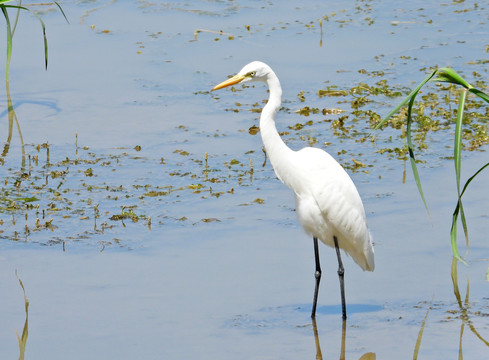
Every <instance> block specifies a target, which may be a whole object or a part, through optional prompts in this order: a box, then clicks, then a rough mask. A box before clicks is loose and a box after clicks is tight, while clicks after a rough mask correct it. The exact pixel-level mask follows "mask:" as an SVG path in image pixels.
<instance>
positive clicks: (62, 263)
mask: <svg viewBox="0 0 489 360" xmlns="http://www.w3.org/2000/svg"><path fill="white" fill-rule="evenodd" d="M61 5H62V6H63V8H64V10H65V12H66V14H67V16H68V18H69V20H70V24H69V25H67V24H66V23H65V22H64V19H63V18H62V16H61V15H60V14H59V13H56V12H48V13H46V14H43V15H42V16H43V20H44V21H45V23H46V27H47V36H48V41H49V69H48V71H47V72H45V71H44V70H43V69H42V64H43V50H42V39H41V36H40V26H39V24H38V23H37V20H36V19H34V18H32V17H29V15H27V14H23V16H22V17H21V22H20V23H19V27H18V30H17V33H16V34H15V38H14V53H13V57H12V64H11V74H10V92H11V94H10V95H11V98H12V101H13V104H14V106H15V111H16V114H17V117H18V119H19V125H20V128H21V131H22V136H23V139H24V142H25V153H26V157H25V159H26V164H25V166H24V167H23V166H22V151H21V150H22V147H21V144H20V140H19V136H18V132H17V129H16V127H15V126H14V130H13V138H12V143H11V146H10V149H9V152H8V154H7V155H6V156H4V157H3V161H4V164H3V165H2V166H0V175H1V176H2V178H3V179H4V180H3V183H2V186H3V188H2V202H1V209H2V211H1V212H0V219H1V220H2V221H3V223H2V224H1V225H0V240H1V241H0V248H1V250H2V251H1V253H0V273H1V274H2V276H0V287H1V289H2V299H3V301H2V304H3V311H2V321H1V325H0V349H2V350H1V351H0V353H1V354H2V358H16V357H18V356H19V348H18V344H17V341H16V335H15V331H17V332H18V333H19V335H20V334H21V333H22V328H23V326H24V322H25V304H24V301H23V294H22V289H21V287H20V285H19V282H18V280H17V278H16V277H15V271H17V273H18V275H19V277H20V279H21V280H22V282H23V284H24V287H25V290H26V296H27V298H28V300H29V304H30V305H29V317H28V327H29V333H28V338H27V344H26V358H40V359H43V358H49V359H58V358H59V359H66V358H70V359H77V358H80V359H82V358H83V359H85V358H101V359H102V358H119V359H132V358H149V359H160V358H163V359H188V358H191V357H193V358H199V359H207V358H209V359H211V358H212V359H216V358H224V357H226V358H234V359H250V358H253V359H289V358H290V359H293V358H294V359H296V358H314V357H315V356H316V351H317V348H316V340H317V341H318V342H319V343H320V346H321V350H322V354H323V357H324V358H336V357H340V354H341V347H342V345H344V347H345V352H346V358H352V359H359V358H360V357H362V356H363V355H364V354H367V353H375V354H376V356H377V358H379V359H384V358H399V357H402V358H406V357H407V358H410V357H411V356H412V354H413V353H414V351H415V347H416V340H417V338H418V334H419V331H420V329H421V327H422V323H423V319H424V318H425V316H426V314H427V311H428V310H429V309H430V308H431V310H429V312H428V316H427V318H426V325H425V327H424V331H423V337H422V341H421V345H420V348H419V355H418V358H419V359H440V358H443V359H446V358H454V357H456V356H457V354H458V353H459V350H460V347H461V351H462V353H463V355H464V358H465V359H480V358H485V357H487V353H488V348H487V345H486V341H487V339H488V338H489V334H488V325H487V313H488V303H487V281H486V280H485V274H486V272H487V267H488V266H487V258H488V254H487V248H486V244H485V236H484V235H485V234H486V233H487V231H488V225H487V207H486V206H485V204H487V201H488V200H489V199H488V195H487V191H486V189H485V188H486V187H485V186H484V185H485V183H487V181H488V179H487V175H485V174H482V175H481V176H480V177H479V178H477V180H476V181H474V183H473V184H472V185H471V187H470V188H469V190H468V191H467V193H466V195H465V201H464V207H465V210H466V215H467V220H468V224H469V232H470V251H469V253H468V255H467V256H466V258H467V261H468V262H469V264H470V265H469V266H464V265H462V264H459V266H458V284H459V287H460V293H461V300H462V301H464V300H465V294H466V287H467V282H468V283H469V285H470V296H469V298H468V305H467V306H466V308H467V309H468V310H467V311H468V312H464V311H465V310H460V307H459V305H458V302H457V298H456V296H455V295H454V287H453V283H452V280H451V271H450V270H451V262H452V257H451V249H450V244H449V229H450V224H451V214H452V212H453V209H454V207H455V204H456V196H455V193H456V190H455V189H456V187H455V180H454V174H453V173H454V172H453V164H452V163H451V162H450V161H449V160H446V159H445V157H447V156H450V152H451V150H450V147H451V143H452V136H451V133H453V129H450V128H449V129H447V130H444V131H440V132H431V133H429V134H428V139H434V142H433V143H431V144H430V147H429V148H428V149H427V150H426V151H424V152H420V154H419V158H420V159H422V160H424V161H426V163H425V164H421V165H420V172H421V179H422V181H423V186H424V191H425V193H426V195H427V201H428V205H429V208H430V212H431V214H432V222H430V220H429V218H428V216H427V215H426V211H425V210H424V207H423V205H422V202H421V200H420V198H419V195H418V193H417V190H416V186H415V184H414V181H413V179H412V176H411V174H410V169H409V164H407V163H405V162H403V161H402V160H398V159H390V158H389V157H388V156H386V155H380V154H379V153H378V152H376V150H378V149H379V148H384V147H386V146H387V147H391V146H402V142H403V140H402V139H399V131H395V130H391V129H387V130H385V131H384V132H381V133H379V134H378V137H379V141H378V142H377V143H376V144H375V145H372V144H371V143H370V142H369V141H367V142H365V143H360V142H358V141H356V140H358V136H357V135H355V134H356V133H359V134H360V135H361V134H365V133H368V132H369V131H370V129H369V126H368V124H366V123H365V121H358V122H357V123H356V122H354V119H355V117H354V116H351V114H350V113H351V111H352V108H351V106H350V101H351V100H352V97H351V96H349V97H346V101H347V102H343V103H342V102H341V101H342V100H345V99H344V98H335V97H322V98H320V97H318V96H317V95H316V93H317V91H318V90H319V89H324V88H326V87H327V86H329V85H335V86H338V87H339V88H340V89H349V88H351V87H353V86H356V85H358V84H359V83H360V82H366V83H369V84H372V83H373V82H375V81H378V80H381V79H386V80H387V81H388V84H389V85H390V86H391V87H398V88H402V87H411V88H412V87H413V86H414V85H415V84H417V83H419V82H420V81H421V80H422V79H423V78H424V77H425V76H426V75H427V73H429V69H426V68H429V67H434V66H451V67H454V68H455V69H456V70H457V71H459V72H460V73H461V74H463V76H465V77H466V78H467V79H468V80H469V81H475V80H474V77H473V76H474V75H473V72H477V73H479V74H482V78H484V77H486V67H485V65H484V64H483V63H477V61H478V60H481V59H485V58H487V52H486V50H485V45H486V40H487V39H486V35H485V34H486V33H487V31H486V30H487V24H486V22H487V15H486V14H487V12H486V11H485V9H483V7H484V6H485V5H481V4H478V5H476V3H474V2H467V1H465V2H461V3H429V4H427V3H426V2H417V1H415V2H410V3H409V4H403V8H401V9H399V8H398V7H397V6H394V5H391V4H390V3H389V2H375V3H373V2H368V1H355V2H353V1H351V2H346V3H345V2H336V3H328V4H327V5H323V4H319V3H316V2H312V1H306V2H302V3H301V4H300V5H298V4H297V3H295V2H280V3H278V2H266V3H263V2H256V1H250V0H249V1H243V2H213V1H208V2H199V1H187V2H184V3H177V2H175V3H146V2H134V3H131V2H108V3H101V2H100V3H99V2H66V3H62V4H61ZM92 10H94V11H92ZM464 10H467V11H464ZM333 13H335V14H334V15H333ZM324 16H327V19H326V18H324ZM320 18H323V20H322V36H321V28H320V25H319V21H318V20H319V19H320ZM372 21H373V22H372ZM197 29H201V30H210V31H217V32H219V31H220V30H222V31H223V32H224V33H226V34H224V35H220V34H219V33H214V32H209V31H201V32H198V33H197V35H196V37H195V30H197ZM33 34H35V35H39V36H34V35H33ZM228 34H229V35H228ZM230 37H231V38H230ZM321 40H322V43H321ZM255 59H260V60H263V61H266V62H267V63H269V64H270V65H271V66H272V67H273V68H274V69H275V70H276V72H277V74H278V76H279V77H280V79H281V82H282V86H283V87H284V94H283V97H284V109H283V110H282V111H281V112H280V113H279V118H278V127H279V129H280V130H281V131H282V130H287V131H288V134H285V135H284V138H285V139H286V141H287V143H288V145H289V146H291V147H293V148H295V149H298V148H300V147H303V146H307V145H308V144H309V142H310V141H311V139H316V140H317V143H316V144H315V146H318V147H325V146H324V144H323V143H324V142H330V143H331V144H330V145H329V146H327V150H328V151H330V152H331V153H332V154H333V155H335V156H336V157H337V158H338V159H339V161H340V162H342V163H343V164H345V165H346V166H347V167H348V166H349V172H350V173H351V175H352V178H353V179H354V181H355V183H356V184H357V187H358V189H359V191H360V194H361V195H362V198H363V200H364V203H365V208H366V211H367V217H368V221H369V226H370V229H371V232H372V234H373V237H374V241H375V251H376V270H375V272H374V273H364V272H362V271H361V270H360V269H359V268H358V267H357V266H356V265H355V264H354V263H353V262H352V261H351V259H349V258H347V257H346V258H345V259H344V262H345V271H346V296H347V305H348V312H349V319H348V322H347V326H346V334H345V339H344V344H342V324H341V318H340V307H339V304H340V296H339V286H338V280H337V276H336V266H337V265H336V258H335V254H334V251H332V250H331V249H329V248H326V247H324V246H323V247H321V248H320V252H321V260H322V264H323V274H324V278H323V280H322V284H321V291H320V295H319V308H318V315H317V330H318V337H317V339H315V337H314V331H313V326H312V324H311V320H310V318H309V312H310V307H311V300H312V292H313V286H314V278H313V269H314V267H313V262H314V260H313V249H312V239H309V238H308V237H307V236H306V235H304V234H303V232H302V230H301V229H300V227H299V225H298V224H297V222H296V219H295V212H294V199H293V195H292V194H291V193H290V191H289V190H288V189H287V188H285V187H284V186H283V185H282V184H280V182H279V181H278V180H277V179H276V178H275V175H274V173H273V170H272V169H271V166H270V165H269V164H268V163H267V164H266V165H265V166H264V167H262V164H263V162H264V156H263V153H262V151H261V148H262V145H261V139H260V137H259V136H250V135H249V134H248V129H249V128H250V127H251V126H252V125H257V124H258V122H257V119H258V116H259V114H257V113H255V112H251V111H250V109H252V108H256V107H259V106H262V105H261V104H262V100H263V99H264V98H265V96H266V94H265V89H264V88H262V87H261V86H256V87H255V88H254V89H246V90H244V91H238V92H236V93H233V92H230V91H221V92H219V93H212V94H210V93H209V92H208V91H209V89H210V88H212V86H214V85H215V84H217V83H218V82H220V81H222V80H224V79H225V78H226V76H227V75H230V74H233V73H235V72H237V71H238V70H239V69H240V68H241V67H242V66H243V65H245V64H246V63H247V62H249V61H251V60H255ZM0 60H1V59H0ZM470 62H475V63H474V64H472V63H470ZM0 68H2V67H0ZM361 69H365V70H366V73H362V72H359V70H361ZM375 71H383V75H381V76H372V74H373V72H375ZM431 89H432V90H433V89H436V87H435V86H432V87H431ZM3 91H5V90H3ZM300 91H303V92H304V93H303V94H304V96H305V101H304V102H301V101H300V100H299V97H298V96H297V94H298V93H299V92H300ZM435 91H436V90H435ZM5 97H6V94H5V92H3V93H2V97H1V98H5ZM371 98H373V99H374V101H373V102H371V103H368V104H367V105H366V107H364V109H371V110H373V111H376V112H379V113H380V114H382V115H385V114H387V113H388V111H389V109H391V108H392V107H393V106H395V105H396V104H397V103H398V102H399V101H400V100H401V98H400V97H398V98H386V97H373V96H371ZM236 103H239V105H238V104H236ZM256 103H258V105H257V106H254V104H256ZM5 104H6V103H5ZM4 106H5V108H4V109H6V105H4ZM304 106H309V107H311V108H313V107H317V108H319V109H322V108H341V109H342V110H344V113H343V114H346V115H349V117H348V119H347V121H346V125H345V126H353V127H352V128H351V129H350V133H349V134H342V133H341V131H340V133H339V134H338V135H337V136H335V135H333V129H332V121H334V120H336V119H337V118H338V117H339V115H332V116H323V115H321V114H319V115H311V116H309V117H304V116H300V115H298V114H296V113H295V111H296V110H299V109H301V108H303V107H304ZM229 110H231V111H229ZM233 110H237V112H235V111H233ZM2 119H3V121H2V124H3V125H1V126H2V127H1V128H2V130H1V134H0V136H1V137H2V139H6V138H7V133H8V119H7V116H6V112H3V113H2ZM308 120H313V123H312V125H308V126H304V128H302V129H300V130H291V129H289V128H288V126H293V125H294V124H296V123H298V122H300V123H305V122H306V121H308ZM325 120H327V121H325ZM481 124H482V126H487V123H485V122H484V121H482V122H481ZM389 136H393V139H392V140H389ZM396 142H398V143H399V144H398V145H395V144H396ZM42 144H45V145H44V146H42ZM38 145H41V146H39V147H38ZM482 149H483V150H484V149H485V147H482ZM206 153H207V160H206V157H205V154H206ZM465 154H466V156H465V158H464V162H463V177H464V179H466V178H467V177H468V176H470V175H471V174H473V173H474V172H475V171H476V170H477V169H478V168H479V167H480V166H481V165H482V164H484V163H485V162H487V156H486V154H485V152H483V151H476V152H466V153H465ZM29 156H30V160H29ZM352 158H354V159H356V160H360V161H362V162H364V163H366V164H367V165H368V167H367V168H360V169H357V171H352V167H351V166H350V165H351V164H352V160H351V159H352ZM250 160H251V164H250ZM406 167H407V169H406ZM405 169H406V171H407V179H406V183H405V184H403V183H402V178H403V172H404V170H405ZM365 170H368V172H365ZM29 172H30V174H29ZM22 173H26V174H29V176H24V177H22ZM5 181H6V183H5ZM17 181H20V182H19V183H18V186H15V184H16V182H17ZM28 197H35V198H36V200H34V201H32V202H26V200H25V199H26V198H28ZM12 200H13V201H15V202H16V205H15V206H13V205H12V203H11V202H12ZM26 204H27V205H31V204H32V205H33V206H32V207H27V208H26ZM37 205H39V207H38V208H37V207H36V206H37ZM43 211H44V212H43ZM123 214H125V215H126V217H125V218H124V219H121V217H118V216H120V215H123ZM26 216H27V217H26ZM36 219H39V222H38V223H36ZM51 219H52V220H51ZM50 221H51V222H50ZM459 247H460V250H461V252H462V253H464V244H463V240H462V234H460V241H459ZM467 319H468V320H469V321H470V322H467ZM471 326H472V327H471ZM461 332H463V335H462V342H461V344H462V345H460V334H461ZM481 338H482V339H481ZM365 356H367V355H365Z"/></svg>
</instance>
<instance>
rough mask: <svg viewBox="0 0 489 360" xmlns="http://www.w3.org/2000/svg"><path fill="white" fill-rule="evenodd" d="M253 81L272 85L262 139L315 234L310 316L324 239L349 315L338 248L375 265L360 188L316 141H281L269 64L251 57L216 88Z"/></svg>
mask: <svg viewBox="0 0 489 360" xmlns="http://www.w3.org/2000/svg"><path fill="white" fill-rule="evenodd" d="M250 81H263V82H265V83H266V84H267V85H268V88H269V90H270V96H269V99H268V102H267V104H266V105H265V107H264V108H263V110H262V112H261V116H260V133H261V137H262V141H263V145H264V146H265V151H266V153H267V155H268V157H269V159H270V162H271V164H272V166H273V169H274V170H275V174H276V175H277V177H278V178H279V179H280V180H281V181H282V182H283V183H284V184H285V185H287V186H288V187H289V188H291V189H292V190H293V191H294V194H295V200H296V209H297V216H298V219H299V222H300V224H301V225H302V227H303V228H304V230H305V231H306V232H307V233H308V234H309V235H311V236H312V237H313V241H314V257H315V262H316V271H315V279H316V286H315V291H314V300H313V305H312V313H311V317H312V318H315V316H316V306H317V298H318V291H319V282H320V280H321V266H320V263H319V249H318V239H320V240H321V241H322V242H323V243H324V244H326V245H328V246H331V247H335V249H336V255H337V257H338V276H339V280H340V290H341V305H342V315H343V319H346V304H345V288H344V269H343V263H342V261H341V256H340V250H339V249H343V250H344V251H345V252H346V253H347V254H349V255H350V256H351V257H352V258H353V260H354V261H355V262H356V263H357V264H358V265H359V266H360V267H361V268H362V269H363V270H364V271H365V270H368V271H373V270H374V267H375V264H374V249H373V246H372V240H371V236H370V232H369V230H368V228H367V222H366V217H365V210H364V208H363V203H362V200H361V198H360V195H359V194H358V190H357V188H356V187H355V185H354V184H353V181H352V180H351V178H350V177H349V176H348V174H347V173H346V171H345V170H344V169H343V167H342V166H341V165H340V164H339V163H338V162H337V161H336V160H335V159H334V158H333V157H332V156H331V155H329V154H328V153H327V152H325V151H323V150H321V149H318V148H313V147H306V148H303V149H301V150H299V151H294V150H292V149H290V148H289V147H288V146H287V145H286V144H285V143H284V142H283V140H282V139H281V137H280V135H279V133H278V132H277V128H276V127H275V115H276V114H277V112H278V110H279V109H280V104H281V101H282V99H281V98H282V88H281V86H280V81H279V79H278V77H277V76H276V75H275V73H274V72H273V70H272V69H271V68H270V67H269V66H268V65H267V64H264V63H263V62H260V61H254V62H251V63H249V64H248V65H246V66H245V67H243V68H242V69H241V71H240V72H239V73H238V74H237V75H235V76H233V77H231V78H230V79H228V80H226V81H223V82H222V83H220V84H219V85H216V86H215V87H214V88H213V89H212V90H213V91H214V90H218V89H222V88H224V87H227V86H231V85H236V84H240V83H241V84H242V83H246V82H250Z"/></svg>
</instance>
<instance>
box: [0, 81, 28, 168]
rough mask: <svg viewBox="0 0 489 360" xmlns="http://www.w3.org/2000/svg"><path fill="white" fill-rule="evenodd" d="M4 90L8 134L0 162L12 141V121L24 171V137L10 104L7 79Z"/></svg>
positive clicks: (2, 160) (10, 98)
mask: <svg viewBox="0 0 489 360" xmlns="http://www.w3.org/2000/svg"><path fill="white" fill-rule="evenodd" d="M5 90H6V92H7V116H8V134H7V140H5V146H4V147H3V151H2V155H1V157H0V162H1V163H2V164H3V163H4V161H5V160H4V159H5V157H6V156H7V154H8V151H9V149H10V142H11V141H12V135H13V129H14V123H15V125H16V127H17V132H18V133H19V139H20V145H21V149H22V166H21V172H22V173H23V172H24V169H25V146H24V138H23V137H22V131H21V130H20V124H19V119H18V118H17V114H16V113H15V110H14V107H13V105H12V97H11V96H10V84H9V81H8V80H6V81H5Z"/></svg>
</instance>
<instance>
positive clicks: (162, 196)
mask: <svg viewBox="0 0 489 360" xmlns="http://www.w3.org/2000/svg"><path fill="white" fill-rule="evenodd" d="M77 142H78V139H77ZM141 151H142V150H141V147H140V146H135V147H127V148H120V149H114V150H113V151H112V152H111V153H109V154H105V153H97V152H94V151H93V150H91V149H90V148H89V147H87V146H84V147H79V146H78V144H77V145H76V152H75V153H74V154H73V153H72V154H71V155H70V156H66V155H67V154H66V152H64V150H63V149H58V148H56V147H54V148H53V146H51V145H49V144H47V143H44V144H39V145H36V146H32V145H28V146H27V159H28V161H27V165H26V167H25V168H21V169H20V170H19V169H15V168H12V169H7V170H8V171H7V175H6V176H5V177H4V178H3V179H2V182H1V183H0V237H1V238H3V239H9V240H12V241H24V242H29V241H34V242H38V243H41V244H44V245H50V246H54V245H62V246H63V249H65V248H66V244H67V243H68V244H70V243H74V242H78V241H84V242H86V243H92V244H94V245H96V244H99V242H98V241H96V239H97V238H98V237H103V238H104V239H106V238H107V237H108V236H111V235H112V236H114V239H117V241H115V240H113V241H107V240H104V242H103V246H104V248H106V247H108V246H110V245H118V246H122V247H125V246H129V247H131V246H133V245H134V244H135V242H134V241H129V242H128V241H126V240H121V239H119V238H116V237H115V236H116V235H117V233H118V229H120V228H121V227H122V228H125V227H126V226H136V227H139V228H141V227H142V229H144V230H145V231H150V230H151V225H152V223H153V221H152V220H151V219H152V218H153V219H163V220H164V221H165V223H166V224H168V223H172V224H173V225H175V226H176V225H177V224H178V223H181V222H182V221H184V220H186V219H189V218H190V219H191V218H192V215H191V214H189V211H188V210H185V209H189V208H188V207H187V206H186V204H191V203H192V202H194V201H195V200H196V199H199V200H205V199H208V200H211V199H217V198H220V197H222V196H225V195H232V194H234V188H235V187H240V186H243V187H245V186H249V185H250V184H252V182H253V174H255V175H256V173H257V170H256V169H254V168H253V162H252V160H251V158H250V157H249V156H250V155H252V154H253V153H252V152H250V153H249V154H244V155H243V156H244V158H247V160H246V162H243V160H241V159H236V158H231V159H229V158H219V159H214V158H213V157H209V156H208V155H207V154H203V155H201V156H200V157H201V159H199V158H196V157H195V156H194V154H191V153H190V152H189V151H188V150H185V149H182V148H178V149H175V150H173V151H172V152H171V153H169V154H168V155H166V156H165V161H163V162H162V161H161V157H155V158H148V157H145V156H141V155H139V153H140V152H141ZM154 168H156V169H158V172H159V173H160V175H158V177H157V179H153V177H152V175H151V174H152V172H153V170H154ZM126 169H128V170H129V169H130V170H129V172H128V170H126ZM260 171H262V170H258V172H260ZM261 203H263V201H260V200H257V199H256V198H255V199H254V200H253V198H250V204H255V205H259V204H261ZM179 204H182V206H179ZM168 205H172V207H171V209H172V210H171V211H170V210H169V209H170V208H169V207H168ZM165 209H166V210H165ZM162 213H165V214H166V215H161V214H162ZM209 219H211V220H209ZM199 221H201V222H203V223H210V222H215V221H220V220H219V219H217V218H207V220H206V219H203V220H200V219H199ZM194 223H195V222H194ZM68 229H70V231H68ZM74 229H76V230H75V231H73V230H74ZM140 231H141V230H140ZM43 233H46V235H42V234H43Z"/></svg>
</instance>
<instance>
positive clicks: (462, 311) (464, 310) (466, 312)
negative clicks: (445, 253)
mask: <svg viewBox="0 0 489 360" xmlns="http://www.w3.org/2000/svg"><path fill="white" fill-rule="evenodd" d="M458 262H459V260H458V259H457V258H455V257H453V259H452V267H451V275H452V284H453V293H454V294H455V298H456V299H457V303H458V306H459V316H458V318H459V319H460V320H462V324H461V325H460V342H459V344H460V347H459V354H460V355H461V354H462V337H463V334H464V329H465V326H466V325H467V326H468V327H469V329H470V331H472V333H473V334H474V335H475V336H476V337H477V338H478V339H479V340H480V341H482V342H483V343H484V344H485V345H486V346H488V347H489V342H488V341H487V340H486V339H484V338H483V337H482V336H481V335H480V334H479V332H478V331H477V329H476V328H475V326H474V325H473V323H472V321H471V319H470V316H471V315H472V314H473V312H472V311H471V308H470V307H471V306H470V303H469V288H470V285H469V278H468V277H467V289H466V292H465V298H464V300H463V301H462V295H461V293H460V288H459V286H458ZM479 315H480V314H479Z"/></svg>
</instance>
